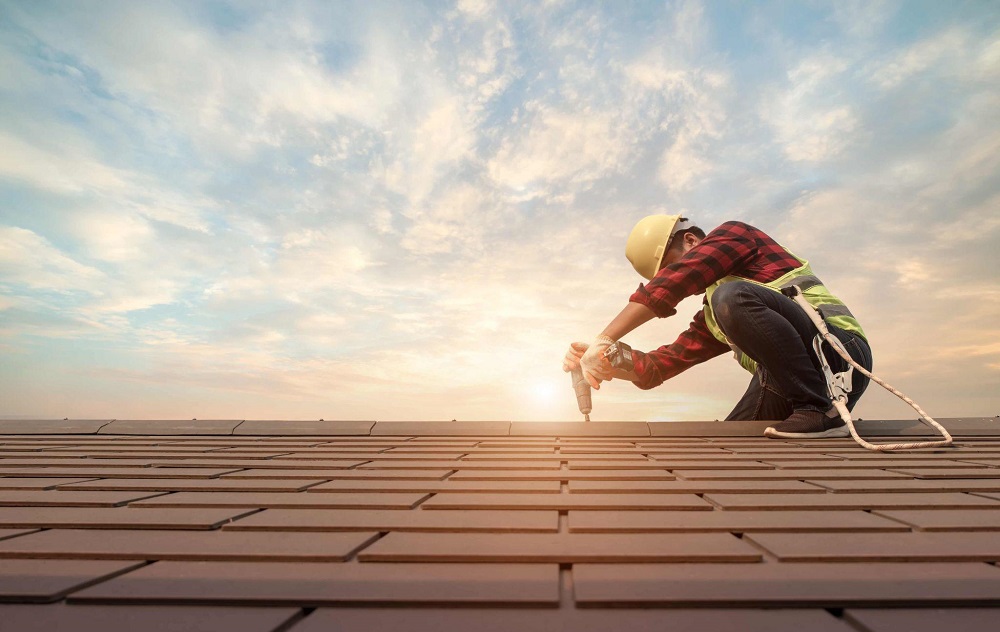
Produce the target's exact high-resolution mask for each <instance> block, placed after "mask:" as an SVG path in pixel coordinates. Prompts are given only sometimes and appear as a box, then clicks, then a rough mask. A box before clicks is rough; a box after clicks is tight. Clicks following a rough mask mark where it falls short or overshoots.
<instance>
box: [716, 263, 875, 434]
mask: <svg viewBox="0 0 1000 632" xmlns="http://www.w3.org/2000/svg"><path fill="white" fill-rule="evenodd" d="M712 311H713V313H714V314H715V319H716V322H717V323H718V324H719V327H720V328H721V329H722V331H723V332H724V333H725V334H726V337H727V338H729V340H730V341H732V343H733V344H735V345H736V346H737V347H739V348H740V350H742V351H743V353H745V354H747V355H748V356H750V357H751V358H753V359H754V360H755V361H756V362H757V372H756V373H755V374H754V376H753V379H751V380H750V386H749V387H748V388H747V391H746V393H745V394H744V395H743V398H742V399H740V401H739V403H737V404H736V407H735V408H734V409H733V411H732V412H731V413H729V416H728V417H726V419H727V420H751V419H771V420H782V419H786V418H787V417H789V416H790V415H791V414H792V412H793V411H795V410H818V411H821V412H826V411H828V410H829V409H830V407H831V402H830V398H829V396H828V395H827V392H826V379H825V378H824V377H823V373H822V370H821V368H820V364H819V360H818V359H817V358H816V354H815V352H814V351H813V348H812V341H813V338H815V337H816V334H817V333H818V332H817V330H816V326H815V325H814V324H813V322H812V320H810V318H809V316H807V315H806V314H805V312H803V311H802V308H801V307H799V306H798V304H796V303H795V301H793V300H791V299H790V298H788V297H787V296H784V295H783V294H780V293H778V292H775V291H774V290H770V289H767V288H764V287H761V286H759V285H756V284H754V283H748V282H745V281H733V282H730V283H723V284H722V285H720V286H719V287H718V288H717V289H716V290H715V293H714V294H713V295H712ZM828 327H829V328H830V333H832V334H833V335H834V336H836V337H837V338H838V339H839V340H840V341H841V342H842V343H843V344H844V347H845V348H846V349H847V353H848V354H850V356H851V358H853V359H854V361H855V362H857V363H858V364H860V365H861V366H863V367H865V368H866V369H867V370H869V371H871V369H872V354H871V349H870V348H869V346H868V343H867V342H866V341H865V339H864V338H862V337H861V336H859V335H857V334H854V333H851V332H847V331H844V330H843V329H840V328H839V327H834V326H832V325H828ZM823 352H824V355H825V356H826V360H827V362H829V363H830V368H831V369H832V370H833V372H834V373H839V372H841V371H844V370H846V369H847V366H848V365H847V362H845V361H844V359H843V358H841V357H840V355H839V354H838V353H837V352H836V351H834V350H833V349H831V348H830V346H829V345H828V344H824V346H823ZM868 381H869V380H868V378H867V377H865V376H863V375H861V374H860V373H859V372H858V371H857V370H855V371H854V373H853V375H852V385H853V388H852V390H851V393H850V395H848V399H847V407H848V409H853V408H854V405H855V404H856V403H857V401H858V399H860V398H861V394H862V393H864V392H865V389H866V388H868Z"/></svg>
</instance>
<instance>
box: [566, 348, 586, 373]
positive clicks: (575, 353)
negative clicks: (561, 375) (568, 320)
mask: <svg viewBox="0 0 1000 632" xmlns="http://www.w3.org/2000/svg"><path fill="white" fill-rule="evenodd" d="M589 346H590V345H588V344H587V343H586V342H571V343H570V345H569V351H567V352H566V357H565V358H563V371H566V372H567V373H569V372H570V371H572V370H573V369H575V368H577V367H578V366H580V358H582V357H583V354H584V353H585V352H586V351H587V347H589Z"/></svg>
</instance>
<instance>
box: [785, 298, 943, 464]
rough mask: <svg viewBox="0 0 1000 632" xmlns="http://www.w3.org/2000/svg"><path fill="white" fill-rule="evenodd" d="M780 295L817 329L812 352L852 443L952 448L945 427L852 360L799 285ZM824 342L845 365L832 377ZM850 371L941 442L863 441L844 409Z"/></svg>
mask: <svg viewBox="0 0 1000 632" xmlns="http://www.w3.org/2000/svg"><path fill="white" fill-rule="evenodd" d="M781 293H782V294H784V295H785V296H787V297H789V298H791V299H792V300H794V301H795V302H796V303H797V304H798V306H799V307H801V308H802V310H803V311H805V313H806V315H808V316H809V319H810V320H812V322H813V324H814V325H816V329H817V330H818V331H819V334H818V335H817V336H816V338H815V339H813V349H814V350H815V352H816V355H817V356H818V357H819V362H820V365H821V366H822V367H823V375H824V376H825V377H826V381H827V391H828V393H829V395H830V399H831V401H832V402H833V406H834V408H836V409H837V412H838V413H840V418H841V419H843V420H844V423H846V424H847V428H848V429H849V430H850V431H851V436H852V437H854V440H855V441H856V442H857V443H858V445H860V446H861V447H863V448H867V449H869V450H876V451H879V452H889V451H892V450H916V449H919V448H940V447H944V446H949V445H951V443H952V438H951V435H950V434H949V433H948V431H947V430H945V428H944V426H942V425H941V424H939V423H938V422H936V421H934V419H933V418H931V416H930V415H928V414H927V413H925V412H924V411H923V410H921V408H920V406H918V405H917V403H916V402H914V401H913V400H912V399H910V398H909V397H907V396H906V395H904V394H903V393H901V392H900V391H898V390H896V389H895V388H893V387H892V386H891V385H889V383H888V382H886V381H884V380H882V379H879V378H878V377H876V376H875V375H874V374H872V373H871V372H870V371H868V370H867V369H865V367H863V366H861V365H860V364H858V363H857V362H855V361H854V358H852V357H851V355H850V354H849V353H847V349H846V348H844V345H843V344H842V343H841V342H840V340H839V339H838V338H837V337H836V336H834V335H833V334H831V333H830V330H829V328H827V326H826V323H825V322H824V321H823V317H822V315H821V314H820V313H819V311H818V310H817V309H816V308H815V307H813V306H812V305H810V304H809V301H807V300H806V299H805V297H804V296H802V291H801V289H800V288H799V286H797V285H792V286H790V287H787V288H783V289H782V290H781ZM824 341H826V342H827V343H829V344H830V346H831V347H833V349H834V351H836V352H837V353H838V354H840V357H842V358H843V359H844V360H845V361H846V362H847V364H848V369H847V371H844V372H843V373H836V374H835V373H833V372H832V371H831V370H830V365H829V363H828V362H827V361H826V356H824V355H823V342H824ZM853 369H857V370H858V371H860V372H861V374H862V375H865V376H867V377H869V378H870V379H871V380H872V381H873V382H875V383H876V384H878V385H879V386H881V387H882V388H884V389H886V390H887V391H889V392H890V393H892V394H893V395H895V396H896V397H898V398H900V399H901V400H903V401H904V402H906V403H907V404H909V405H910V407H911V408H912V409H913V410H915V411H917V414H918V415H920V421H921V422H922V423H923V424H925V425H927V426H930V427H931V428H933V429H934V430H937V431H938V432H939V433H941V436H942V439H941V440H940V441H920V442H916V443H869V442H868V441H865V440H864V439H862V438H861V436H860V435H859V434H858V431H857V429H856V428H855V427H854V420H853V419H852V418H851V411H849V410H848V409H847V394H848V393H850V392H851V373H852V370H853Z"/></svg>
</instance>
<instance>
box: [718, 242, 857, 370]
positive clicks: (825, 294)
mask: <svg viewBox="0 0 1000 632" xmlns="http://www.w3.org/2000/svg"><path fill="white" fill-rule="evenodd" d="M792 256H793V257H794V256H795V255H792ZM795 258H796V259H798V260H799V262H801V263H802V265H801V266H799V267H798V268H795V269H794V270H791V271H790V272H788V273H786V274H784V275H783V276H781V277H780V278H778V279H775V280H774V281H771V282H770V283H761V282H759V281H754V280H753V279H745V278H743V277H738V276H733V275H730V276H727V277H723V278H721V279H719V280H718V281H716V282H715V283H713V284H712V285H710V286H708V288H706V289H705V307H704V311H705V324H706V325H708V330H709V331H711V332H712V335H713V336H715V338H716V340H718V341H719V342H723V343H725V344H727V345H729V346H730V347H732V349H733V351H734V352H735V354H736V360H737V361H738V362H739V363H740V366H742V367H743V368H744V369H746V370H747V371H750V372H751V373H753V372H754V371H755V370H756V369H757V363H756V362H755V361H754V360H753V359H752V358H750V357H749V356H748V355H746V354H745V353H743V352H742V351H740V349H739V347H737V346H736V345H734V344H733V343H732V342H730V340H729V339H728V338H726V334H724V333H722V328H720V327H719V323H717V322H716V321H715V314H714V313H713V312H712V294H714V293H715V290H716V289H717V288H718V287H719V286H720V285H722V284H723V283H729V282H731V281H746V282H748V283H753V284H755V285H759V286H761V287H766V288H768V289H770V290H774V291H775V292H780V291H781V290H782V289H783V288H786V287H791V286H793V285H797V286H799V289H800V290H801V291H802V295H803V296H804V297H805V299H806V300H807V301H809V304H810V305H812V306H813V307H816V308H818V309H819V312H820V314H821V315H822V316H823V320H825V321H826V322H827V323H828V324H830V325H834V326H835V327H839V328H841V329H843V330H845V331H850V332H853V333H855V334H857V335H859V336H861V337H862V338H864V339H865V340H866V341H867V340H868V337H867V336H865V332H864V331H863V330H862V329H861V324H860V323H859V322H858V320H857V319H856V318H855V317H854V314H852V313H851V310H849V309H847V306H846V305H844V302H843V301H841V300H840V299H839V298H837V297H836V296H834V295H833V294H831V293H830V290H828V289H826V286H824V285H823V282H822V281H820V280H819V278H818V277H816V275H814V274H813V272H812V268H810V267H809V262H808V261H806V260H805V259H800V258H799V257H795Z"/></svg>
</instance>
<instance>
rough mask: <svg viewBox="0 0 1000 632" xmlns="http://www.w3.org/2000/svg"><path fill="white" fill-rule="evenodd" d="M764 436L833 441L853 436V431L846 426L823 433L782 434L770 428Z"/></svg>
mask: <svg viewBox="0 0 1000 632" xmlns="http://www.w3.org/2000/svg"><path fill="white" fill-rule="evenodd" d="M764 436H765V437H771V438H773V439H832V438H836V437H849V436H851V431H850V430H848V429H847V426H846V425H843V426H839V427H837V428H830V429H829V430H823V431H822V432H782V431H780V430H775V429H774V427H773V426H769V427H768V428H767V429H766V430H764Z"/></svg>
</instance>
